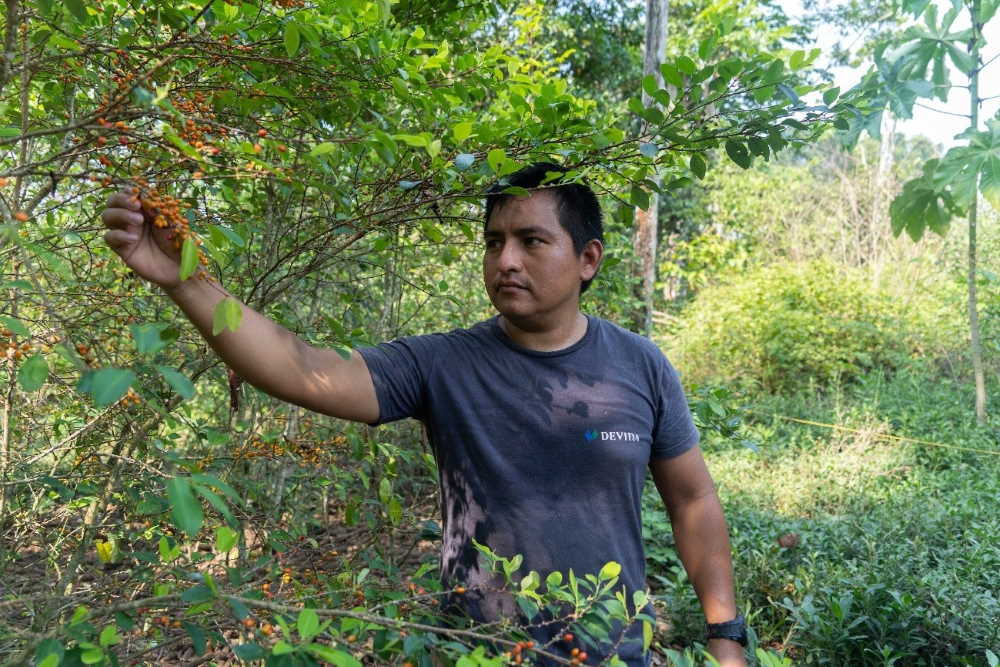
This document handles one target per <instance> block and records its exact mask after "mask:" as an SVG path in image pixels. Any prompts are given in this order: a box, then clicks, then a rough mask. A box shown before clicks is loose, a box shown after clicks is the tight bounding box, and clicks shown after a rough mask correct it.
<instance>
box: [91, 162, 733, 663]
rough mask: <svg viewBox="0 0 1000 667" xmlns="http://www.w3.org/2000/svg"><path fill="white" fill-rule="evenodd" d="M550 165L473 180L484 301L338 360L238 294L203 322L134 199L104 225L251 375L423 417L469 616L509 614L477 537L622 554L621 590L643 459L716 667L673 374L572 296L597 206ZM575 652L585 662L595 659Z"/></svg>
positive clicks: (714, 556) (603, 558)
mask: <svg viewBox="0 0 1000 667" xmlns="http://www.w3.org/2000/svg"><path fill="white" fill-rule="evenodd" d="M564 173H565V170H564V169H563V168H561V167H559V166H557V165H555V164H550V163H540V164H536V165H532V166H530V167H527V168H525V169H523V170H521V171H520V172H517V173H516V174H513V175H511V176H510V177H508V179H507V184H508V185H514V186H520V187H522V188H525V189H527V190H529V192H530V194H529V195H528V196H515V195H510V194H504V193H503V192H502V191H501V189H500V188H499V187H495V188H493V190H491V192H490V194H489V195H488V196H487V207H486V222H485V229H484V233H485V253H484V258H483V280H484V282H485V286H486V290H487V292H488V294H489V297H490V300H491V302H492V303H493V305H494V307H495V308H496V309H497V311H498V313H499V314H498V315H497V316H495V317H493V318H491V319H490V320H487V321H486V322H481V323H479V324H477V325H475V326H473V327H471V328H469V329H463V330H456V331H453V332H450V333H447V334H432V335H428V336H414V337H409V338H403V339H400V340H398V341H393V342H391V343H383V344H381V345H379V346H377V347H372V348H365V349H362V350H360V351H355V352H353V353H352V355H351V357H350V358H349V359H346V360H345V359H342V358H341V357H340V355H339V354H338V353H337V352H335V351H333V350H325V349H320V348H316V347H312V346H310V345H308V344H306V343H305V342H303V341H302V340H300V339H299V338H297V337H296V336H294V335H293V334H292V333H290V332H289V331H287V330H286V329H284V328H282V327H280V326H279V325H277V324H276V323H274V322H272V321H270V320H268V319H266V318H264V317H263V316H261V315H260V314H258V313H256V312H254V311H253V310H250V309H249V308H247V307H246V306H244V307H243V324H242V325H241V327H240V328H239V330H238V331H236V332H232V331H228V330H227V331H224V332H222V333H221V334H219V335H218V336H213V335H212V334H211V323H212V314H213V309H214V307H215V305H216V304H217V303H218V302H219V301H220V300H221V299H223V298H225V297H226V296H228V294H227V293H226V292H225V290H223V289H222V288H220V287H218V286H217V285H214V284H212V283H209V282H208V281H203V280H191V279H188V280H186V281H180V280H179V279H178V256H177V252H176V251H175V249H174V246H173V244H172V242H171V241H170V240H169V239H167V237H166V234H165V233H164V230H161V229H156V228H154V227H153V226H152V225H150V224H149V223H150V217H151V216H150V215H149V212H148V211H146V212H144V211H142V210H141V209H140V205H139V204H138V202H137V201H135V198H134V197H133V196H130V195H129V194H127V193H119V194H117V195H115V196H113V197H112V198H111V199H110V200H109V204H108V206H109V207H108V209H107V210H106V211H105V212H104V221H105V224H106V225H107V226H108V227H109V228H110V231H108V232H107V234H106V235H105V238H106V240H107V242H108V244H109V245H110V246H111V247H112V248H113V249H114V250H115V252H117V253H118V254H119V255H120V256H121V257H122V258H123V259H124V260H125V262H126V263H127V264H128V265H129V266H130V267H131V268H132V269H133V270H135V271H136V272H137V273H138V274H139V275H141V276H142V277H144V278H146V279H147V280H150V281H152V282H154V283H156V284H158V285H160V286H161V287H162V288H163V289H164V290H165V291H166V293H167V294H168V295H169V296H170V298H171V299H173V300H174V302H176V303H177V305H178V306H180V308H181V309H182V310H183V311H184V313H185V314H186V315H187V316H188V317H189V318H190V319H191V321H192V322H193V323H194V324H195V326H196V327H198V329H199V330H200V331H201V333H202V335H203V336H204V337H205V338H206V340H207V341H208V342H209V344H210V345H211V346H212V347H213V348H214V349H215V350H216V352H217V353H218V354H219V355H220V356H221V357H222V358H223V359H224V360H225V361H226V363H227V364H228V365H229V366H230V367H231V368H232V369H233V370H234V371H235V372H236V373H237V374H239V375H240V376H241V377H243V378H244V379H245V380H247V381H248V382H250V383H251V384H253V385H254V386H256V387H257V388H259V389H261V390H262V391H265V392H267V393H269V394H271V395H273V396H275V397H277V398H279V399H282V400H285V401H288V402H291V403H295V404H297V405H301V406H303V407H306V408H308V409H310V410H314V411H317V412H321V413H323V414H327V415H331V416H334V417H339V418H342V419H351V420H355V421H361V422H365V423H370V424H375V423H384V422H387V421H393V420H396V419H402V418H405V417H415V418H417V419H420V420H421V421H423V422H424V424H425V425H426V427H427V429H428V433H429V436H430V440H431V443H432V445H433V448H434V454H435V457H436V460H437V463H438V469H439V474H440V484H441V497H442V514H443V519H444V521H443V523H444V536H443V538H444V542H443V545H442V554H441V573H442V578H443V579H444V580H445V581H446V582H447V583H448V584H449V585H454V586H457V585H462V586H463V587H464V588H466V589H467V593H466V594H465V595H463V596H462V597H463V604H464V606H465V608H466V610H467V611H468V613H469V614H471V615H472V616H473V617H474V618H477V619H480V620H486V619H491V618H495V617H497V616H498V615H504V614H512V613H514V610H513V609H512V608H510V606H509V600H508V599H507V598H505V597H503V596H500V595H496V594H493V593H490V592H489V591H490V590H491V589H492V587H493V586H494V584H495V579H494V575H492V574H491V573H490V572H488V571H485V568H484V567H483V566H482V564H481V563H480V561H479V559H478V557H477V555H478V554H477V551H476V549H475V547H474V541H478V542H480V543H482V544H485V545H487V546H488V547H490V549H492V550H493V551H494V552H495V553H497V554H498V555H500V556H503V557H508V558H509V557H511V556H514V555H515V554H522V555H523V556H524V562H523V565H522V570H523V572H527V571H529V570H537V571H539V572H541V573H542V575H543V577H544V576H545V574H546V573H547V572H551V571H554V570H558V571H562V572H566V571H568V570H570V569H572V570H573V571H574V572H575V573H576V574H578V575H582V574H584V573H588V572H589V573H596V571H597V570H598V569H599V568H600V567H601V566H602V565H603V564H604V563H606V562H608V561H616V562H618V563H619V564H620V565H621V566H622V570H621V575H620V583H621V584H623V585H624V586H625V587H626V589H627V590H628V591H629V592H628V596H629V598H631V591H634V590H639V589H642V588H644V586H645V581H644V580H645V562H644V557H643V550H642V535H641V521H640V506H641V492H642V486H643V483H644V481H645V473H646V470H647V469H649V470H650V471H651V472H652V476H653V480H654V482H655V483H656V486H657V488H658V490H659V492H660V494H661V497H662V498H663V500H664V503H665V504H666V507H667V510H668V512H669V514H670V518H671V522H672V524H673V528H674V535H675V539H676V542H677V548H678V551H679V554H680V557H681V560H682V561H683V563H684V566H685V568H686V570H687V572H688V575H689V577H690V579H691V581H692V583H693V584H694V587H695V590H696V592H697V594H698V596H699V599H700V601H701V604H702V607H703V609H704V611H705V616H706V619H707V621H708V623H709V624H710V625H709V637H710V638H709V650H710V651H711V652H712V654H713V655H714V656H716V658H717V659H719V661H720V662H721V663H722V664H723V665H743V664H745V663H744V658H743V650H742V646H741V645H740V642H741V641H743V642H745V629H744V627H743V622H742V617H741V616H739V615H738V614H737V610H736V605H735V600H734V593H733V579H732V565H731V561H730V555H729V540H728V534H727V528H726V524H725V520H724V518H723V516H722V509H721V506H720V504H719V500H718V497H717V496H716V493H715V488H714V485H713V483H712V480H711V477H710V476H709V474H708V471H707V468H706V466H705V463H704V460H703V458H702V456H701V453H700V451H699V449H698V447H697V442H698V433H697V431H696V430H695V428H694V426H693V424H692V421H691V416H690V413H689V411H688V408H687V403H686V401H685V399H684V395H683V392H682V390H681V388H680V383H679V381H678V378H677V374H676V372H674V370H673V368H672V367H671V366H670V364H669V363H668V362H667V360H666V359H665V357H663V355H662V353H660V351H659V350H658V349H657V348H656V347H655V346H654V345H653V344H652V343H650V342H649V341H648V340H646V339H644V338H642V337H640V336H637V335H635V334H632V333H630V332H628V331H625V330H624V329H621V328H619V327H617V326H615V325H613V324H611V323H609V322H606V321H604V320H601V319H599V318H596V317H592V316H586V315H584V314H583V313H581V312H580V296H581V294H582V293H583V291H584V290H585V289H586V288H587V287H588V286H589V284H590V281H591V280H593V278H594V276H595V275H596V274H597V271H598V269H599V267H600V264H601V259H602V257H603V252H604V247H603V240H602V239H603V231H602V223H601V213H600V207H599V205H598V202H597V198H596V197H595V196H594V193H593V192H592V191H591V190H590V189H589V188H588V187H586V186H585V185H581V184H577V183H563V182H562V181H561V180H560V179H561V177H562V175H563V174H564ZM639 625H640V624H634V625H633V627H630V628H628V629H627V631H626V636H625V637H624V638H623V641H622V642H620V643H619V648H618V649H617V650H618V651H619V656H620V657H621V658H622V659H623V660H625V661H626V662H627V663H628V664H630V665H644V664H648V656H645V655H643V654H642V648H641V636H642V635H641V627H639ZM560 631H561V630H560V628H558V627H554V624H549V625H546V624H544V623H542V624H539V625H538V627H536V628H535V629H534V630H533V632H536V633H537V638H538V639H539V640H540V641H541V642H547V641H548V639H549V638H550V637H552V636H553V634H554V633H557V632H560ZM586 648H588V662H590V663H596V662H598V661H599V660H601V659H602V658H605V657H607V656H602V655H600V654H599V653H600V648H599V647H586ZM563 649H564V650H565V652H567V654H568V651H569V648H568V647H566V646H563V645H562V644H561V643H559V642H556V643H555V644H553V645H552V647H551V650H553V651H559V650H563ZM595 649H596V650H595Z"/></svg>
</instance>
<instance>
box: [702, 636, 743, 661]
mask: <svg viewBox="0 0 1000 667" xmlns="http://www.w3.org/2000/svg"><path fill="white" fill-rule="evenodd" d="M708 652H709V653H711V654H712V657H713V658H715V659H716V660H718V661H719V665H721V667H746V664H747V659H746V655H745V654H744V652H743V647H742V646H740V643H739V642H734V641H733V640H731V639H709V640H708Z"/></svg>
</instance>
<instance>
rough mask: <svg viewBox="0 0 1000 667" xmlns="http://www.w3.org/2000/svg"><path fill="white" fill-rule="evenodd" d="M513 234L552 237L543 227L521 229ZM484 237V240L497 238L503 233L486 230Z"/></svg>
mask: <svg viewBox="0 0 1000 667" xmlns="http://www.w3.org/2000/svg"><path fill="white" fill-rule="evenodd" d="M513 234H514V236H545V237H550V236H552V233H551V232H550V231H549V230H547V229H545V228H544V227H521V228H519V229H516V230H514V233H513ZM484 236H486V238H499V237H502V236H503V232H498V231H496V230H486V232H485V234H484Z"/></svg>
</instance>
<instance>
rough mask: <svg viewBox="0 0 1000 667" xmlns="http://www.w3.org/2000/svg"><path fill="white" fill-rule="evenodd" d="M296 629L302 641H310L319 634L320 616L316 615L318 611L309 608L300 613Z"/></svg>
mask: <svg viewBox="0 0 1000 667" xmlns="http://www.w3.org/2000/svg"><path fill="white" fill-rule="evenodd" d="M296 628H297V629H298V631H299V636H300V637H302V639H306V640H308V639H311V638H312V637H314V636H315V635H316V633H317V632H319V616H318V615H317V614H316V611H315V610H313V609H309V608H308V607H307V608H305V609H303V610H302V611H300V612H299V618H298V620H297V621H296Z"/></svg>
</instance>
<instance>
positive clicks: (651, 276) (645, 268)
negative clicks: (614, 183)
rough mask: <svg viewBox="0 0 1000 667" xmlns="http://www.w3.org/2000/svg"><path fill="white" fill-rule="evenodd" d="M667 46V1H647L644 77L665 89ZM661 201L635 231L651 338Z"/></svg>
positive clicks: (647, 101) (643, 312) (642, 214)
mask: <svg viewBox="0 0 1000 667" xmlns="http://www.w3.org/2000/svg"><path fill="white" fill-rule="evenodd" d="M666 42H667V0H646V47H645V57H644V59H643V67H642V71H643V75H647V74H651V75H652V76H653V77H655V78H656V81H657V85H658V86H660V87H662V86H663V75H662V74H661V73H660V65H661V64H662V63H663V57H664V52H665V51H666ZM642 103H643V105H644V106H646V107H649V106H651V105H652V104H653V99H652V98H651V97H650V96H649V95H647V94H646V91H643V92H642ZM652 180H653V181H654V182H655V183H656V184H657V186H659V184H660V176H659V174H654V175H653V177H652ZM658 205H659V197H658V196H657V194H656V192H651V193H650V197H649V208H648V209H646V210H642V209H640V208H636V211H635V230H634V232H633V236H632V244H633V247H634V248H635V254H636V257H637V258H638V267H637V268H638V274H639V285H638V294H636V296H637V297H638V298H639V303H640V306H639V310H638V312H637V313H636V317H635V322H636V325H637V326H638V328H639V331H640V332H642V333H643V334H645V335H647V336H648V335H649V334H650V331H651V329H652V322H653V288H654V286H655V284H656V236H657V232H658V227H659V225H658V220H657V207H658Z"/></svg>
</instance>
